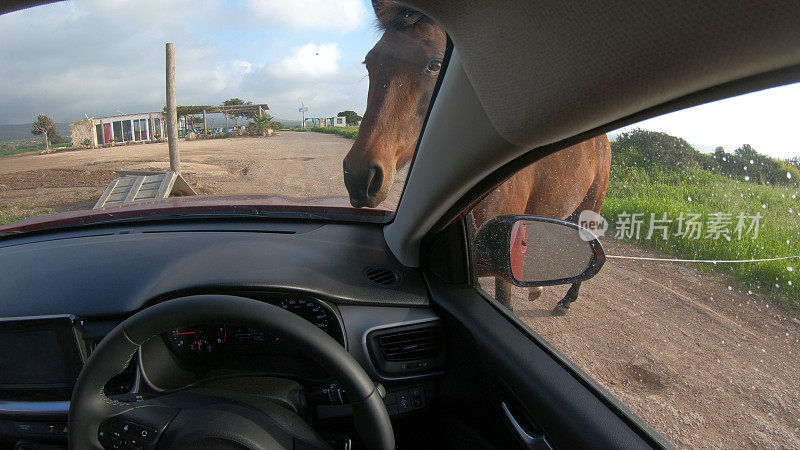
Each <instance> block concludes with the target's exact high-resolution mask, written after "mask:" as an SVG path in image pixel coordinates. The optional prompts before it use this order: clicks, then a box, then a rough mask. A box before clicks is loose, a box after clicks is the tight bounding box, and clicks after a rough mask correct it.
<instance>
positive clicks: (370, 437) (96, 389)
mask: <svg viewBox="0 0 800 450" xmlns="http://www.w3.org/2000/svg"><path fill="white" fill-rule="evenodd" d="M219 320H224V321H229V322H233V323H237V324H242V325H248V326H253V327H259V328H263V329H265V330H268V331H270V332H272V333H273V334H275V335H278V336H280V337H281V339H285V340H287V341H289V342H291V343H292V344H293V345H294V347H295V348H296V349H298V350H299V351H301V352H303V353H304V354H305V355H307V356H309V357H310V358H311V359H313V360H314V361H315V362H317V363H318V364H319V365H320V366H322V368H324V369H325V370H326V371H327V373H329V374H330V375H331V376H333V377H335V378H336V379H337V380H338V382H339V383H340V384H341V385H342V387H343V388H344V389H345V391H346V392H347V396H348V399H349V401H350V405H351V406H352V409H353V416H354V419H355V426H356V431H357V432H358V434H359V436H360V437H361V439H362V440H363V441H364V442H365V444H366V445H367V446H368V447H369V448H374V449H381V450H390V449H393V448H394V433H393V431H392V424H391V422H390V420H389V415H388V413H387V412H386V407H385V406H384V404H383V399H382V398H381V394H380V392H379V391H378V389H377V388H376V386H375V384H374V383H373V382H372V380H371V379H370V378H369V376H368V375H367V374H366V373H365V372H364V369H363V368H362V367H361V366H360V365H359V364H358V362H356V360H355V359H354V358H353V357H352V356H351V355H350V354H349V353H347V351H345V349H344V348H342V346H341V345H340V344H339V343H337V342H336V341H335V340H334V339H333V338H331V337H330V336H328V335H327V334H326V333H324V332H323V331H322V330H320V329H319V328H317V327H315V326H313V325H312V324H310V323H309V322H307V321H306V320H304V319H302V318H301V317H299V316H297V315H295V314H292V313H290V312H288V311H285V310H283V309H282V308H279V307H277V306H274V305H270V304H268V303H264V302H261V301H257V300H252V299H247V298H242V297H235V296H229V295H196V296H189V297H183V298H179V299H174V300H169V301H165V302H163V303H159V304H157V305H154V306H151V307H149V308H146V309H144V310H142V311H140V312H138V313H136V314H134V315H133V316H131V317H129V318H128V319H127V320H125V321H124V322H122V323H121V324H119V325H118V326H117V327H116V328H114V329H113V330H112V331H111V332H110V333H109V334H108V335H107V336H106V337H105V338H104V339H103V340H102V342H101V343H100V345H98V347H97V348H96V349H95V350H94V351H93V352H92V355H91V357H90V358H89V360H88V361H87V362H86V365H85V366H84V367H83V370H82V371H81V373H80V376H79V377H78V380H77V382H76V384H75V388H74V390H73V392H72V399H71V402H70V408H69V427H68V428H69V447H70V448H72V449H84V448H91V449H96V448H143V449H148V448H150V449H154V448H187V449H188V448H209V449H210V448H222V449H281V448H308V449H313V448H328V447H329V446H330V445H329V444H328V443H327V442H326V441H325V440H324V439H322V437H321V436H319V434H317V433H316V431H314V430H313V429H312V428H311V426H310V425H308V423H307V422H306V421H305V420H303V418H302V417H300V416H299V415H298V414H296V413H295V412H294V411H290V409H288V408H284V407H281V406H276V404H275V403H274V402H263V401H262V402H261V403H257V404H254V403H253V402H248V401H247V400H244V399H243V397H244V396H243V395H239V396H238V397H237V396H235V395H234V396H227V395H220V394H219V393H218V392H214V391H211V392H209V391H202V390H200V391H192V390H184V391H178V392H176V393H173V394H168V395H165V396H161V397H157V398H154V399H148V400H145V399H143V398H141V397H140V396H139V397H135V396H134V398H129V399H124V400H125V401H123V400H115V399H111V398H109V397H107V396H106V395H105V393H104V390H103V389H104V386H105V384H106V383H107V382H108V381H109V380H110V379H111V378H112V377H114V376H115V375H117V374H118V373H120V372H122V371H123V370H124V369H125V367H126V366H127V364H128V363H129V362H130V360H131V357H132V356H133V355H134V354H135V353H136V352H137V351H138V350H139V347H140V346H141V345H142V344H143V343H144V342H145V341H147V340H148V339H150V338H152V337H154V336H158V335H160V334H161V333H165V332H167V331H169V330H171V329H175V328H181V327H190V326H192V325H195V324H198V323H210V322H216V321H219ZM239 394H241V393H239Z"/></svg>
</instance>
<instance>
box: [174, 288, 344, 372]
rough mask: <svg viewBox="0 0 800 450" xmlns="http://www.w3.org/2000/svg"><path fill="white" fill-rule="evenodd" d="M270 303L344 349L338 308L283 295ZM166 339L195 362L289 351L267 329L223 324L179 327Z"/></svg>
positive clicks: (296, 296)
mask: <svg viewBox="0 0 800 450" xmlns="http://www.w3.org/2000/svg"><path fill="white" fill-rule="evenodd" d="M266 301H267V302H269V303H272V304H274V305H276V306H279V307H281V308H283V309H285V310H287V311H289V312H292V313H294V314H297V315H298V316H300V317H302V318H303V319H305V320H307V321H308V322H310V323H311V324H312V325H314V326H316V327H317V328H319V329H320V330H322V331H324V332H325V333H327V334H328V335H329V336H331V337H332V338H333V339H334V340H336V341H337V342H339V343H340V344H341V345H342V346H344V332H343V330H342V326H341V324H340V322H339V318H338V316H337V314H336V312H335V311H334V309H333V308H332V307H331V306H329V305H328V304H326V303H325V302H323V301H321V300H318V299H315V298H311V297H305V296H299V295H287V296H281V297H280V298H276V299H270V300H266ZM163 338H164V341H165V342H166V343H167V345H168V346H169V347H170V348H171V349H172V351H174V352H175V353H177V354H178V355H180V356H181V357H183V358H185V359H190V360H194V361H204V360H209V359H213V358H216V357H220V356H224V355H232V354H234V355H235V354H242V353H250V352H253V351H279V350H281V349H284V348H286V344H285V343H283V342H282V341H281V337H280V336H276V335H273V334H271V333H269V332H267V331H266V330H261V329H257V328H251V327H246V326H239V325H237V324H228V323H222V322H218V323H210V324H201V325H195V326H192V327H189V328H176V329H174V330H171V331H169V332H168V333H165V334H164V335H163Z"/></svg>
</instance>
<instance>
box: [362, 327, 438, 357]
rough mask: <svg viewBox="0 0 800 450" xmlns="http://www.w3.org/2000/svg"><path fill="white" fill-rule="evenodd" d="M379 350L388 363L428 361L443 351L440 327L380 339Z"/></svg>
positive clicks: (387, 335) (405, 332)
mask: <svg viewBox="0 0 800 450" xmlns="http://www.w3.org/2000/svg"><path fill="white" fill-rule="evenodd" d="M378 350H379V351H380V352H381V354H382V355H383V359H385V360H386V361H415V360H418V359H428V358H432V357H434V356H436V355H438V354H439V353H440V352H441V351H442V336H441V333H440V332H439V327H427V328H420V329H418V330H409V331H403V332H399V333H392V334H385V335H383V336H380V337H378Z"/></svg>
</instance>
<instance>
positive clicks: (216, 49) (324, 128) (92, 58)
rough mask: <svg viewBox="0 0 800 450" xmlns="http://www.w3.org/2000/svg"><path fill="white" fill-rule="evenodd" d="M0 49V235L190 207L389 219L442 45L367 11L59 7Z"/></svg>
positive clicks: (285, 6)
mask: <svg viewBox="0 0 800 450" xmlns="http://www.w3.org/2000/svg"><path fill="white" fill-rule="evenodd" d="M379 3H380V2H379ZM0 36H2V39H3V42H6V43H11V42H13V43H14V45H5V46H3V47H2V48H0V61H2V64H0V76H1V77H2V79H3V80H4V82H3V83H2V85H0V105H2V108H0V144H1V145H2V148H1V149H0V180H1V181H0V226H2V225H3V224H11V223H13V222H16V221H19V220H24V219H28V218H35V217H40V216H43V215H47V214H52V213H62V212H65V211H76V210H101V211H105V210H108V209H109V208H116V209H119V208H127V209H128V210H131V207H134V208H137V207H138V208H139V209H141V208H143V207H147V206H148V205H159V204H161V205H162V207H163V206H164V205H169V207H177V208H181V207H184V206H185V205H188V204H191V203H192V202H196V201H197V200H198V199H201V201H203V202H204V203H203V204H204V205H206V207H207V210H206V211H208V210H212V209H213V208H214V205H223V204H224V205H231V204H239V203H242V202H244V203H246V204H247V205H251V206H252V205H266V206H268V205H274V204H280V205H283V206H284V207H286V206H287V205H289V206H297V207H298V208H302V207H303V206H308V205H313V206H315V207H340V208H348V209H350V208H360V209H357V210H356V209H352V210H351V211H349V214H351V216H352V218H355V219H356V220H359V218H362V217H363V218H367V217H369V218H372V219H371V220H373V221H374V220H375V217H376V211H374V210H372V211H371V210H369V208H377V209H379V210H381V211H383V214H382V215H379V217H381V219H380V220H390V219H391V216H392V213H393V211H394V209H395V208H396V207H397V204H398V202H399V199H400V195H401V193H402V189H403V185H404V182H405V178H406V174H407V172H408V166H409V162H410V161H411V159H412V157H413V153H414V150H415V147H416V141H417V138H418V136H419V134H420V130H421V127H422V122H423V120H424V117H425V114H426V112H427V108H428V105H429V103H430V99H431V96H432V93H433V89H434V86H435V82H436V78H437V77H438V74H439V72H440V70H441V67H442V59H443V56H444V50H445V45H446V38H445V35H444V32H443V31H442V29H441V28H439V27H438V26H437V25H436V24H434V23H433V22H432V21H430V20H429V19H428V18H426V17H424V16H422V15H421V14H419V13H415V12H414V13H410V12H409V11H408V10H406V9H404V8H402V7H400V6H398V5H396V4H394V3H393V2H385V4H384V5H381V6H375V7H374V6H373V4H372V3H370V2H367V1H362V0H345V1H339V2H317V1H313V2H281V3H276V2H270V1H234V2H229V3H222V2H219V3H218V2H212V3H202V2H201V3H196V2H135V3H130V4H121V3H118V2H113V3H110V2H100V1H96V2H95V1H75V2H63V3H56V4H51V5H45V6H41V7H36V8H31V9H27V10H22V11H17V12H14V13H10V14H6V15H3V16H0ZM170 67H174V72H173V71H171V70H170ZM169 94H171V95H174V100H175V101H174V109H172V108H171V107H172V106H173V102H171V99H170V95H169ZM168 197H182V198H181V199H180V201H175V200H174V199H172V200H171V201H166V200H165V199H167V198H168ZM209 199H214V201H209ZM215 202H216V203H215ZM167 209H168V208H167ZM72 216H75V214H73V215H72Z"/></svg>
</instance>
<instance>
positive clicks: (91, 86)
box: [0, 0, 800, 158]
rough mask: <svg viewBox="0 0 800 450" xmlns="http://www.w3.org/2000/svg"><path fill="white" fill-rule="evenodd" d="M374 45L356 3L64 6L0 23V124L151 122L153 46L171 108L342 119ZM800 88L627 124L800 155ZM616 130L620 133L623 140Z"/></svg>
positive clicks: (359, 105) (358, 103) (156, 76)
mask: <svg viewBox="0 0 800 450" xmlns="http://www.w3.org/2000/svg"><path fill="white" fill-rule="evenodd" d="M379 38H380V31H379V30H378V29H377V28H376V26H375V21H374V15H373V12H372V8H371V6H370V3H369V2H368V1H366V0H303V1H286V0H282V1H277V0H233V1H228V2H221V1H216V0H170V1H155V0H139V1H137V2H127V1H121V0H75V1H70V2H62V3H56V4H52V5H46V6H41V7H38V8H33V9H29V10H24V11H18V12H15V13H11V14H7V15H4V16H0V42H3V43H4V45H2V46H0V124H5V123H30V122H32V121H33V119H34V118H35V117H36V115H37V114H40V113H43V114H48V115H49V116H51V117H52V118H53V119H54V120H55V121H56V122H70V121H73V120H78V119H81V118H83V117H84V115H86V116H89V117H102V116H108V115H117V114H122V113H125V114H128V113H137V112H148V111H159V110H161V109H162V108H163V106H164V105H165V104H166V101H165V94H164V44H165V43H166V42H174V43H175V48H176V83H177V99H178V104H180V105H197V104H209V105H216V104H221V103H222V102H223V101H224V100H225V99H228V98H231V97H238V98H241V99H244V100H249V101H252V102H254V103H267V104H268V105H269V108H270V110H269V113H270V114H271V115H272V116H274V117H276V118H278V119H284V120H299V119H300V113H299V112H298V108H299V107H300V104H301V102H302V103H304V104H305V106H306V107H308V113H307V115H308V116H313V117H320V116H332V115H335V114H336V113H338V112H339V111H342V110H346V109H352V110H354V111H356V112H358V113H359V114H363V112H364V110H365V109H366V96H367V89H368V84H367V83H368V80H367V78H366V75H367V71H366V69H365V68H364V66H363V65H362V64H361V62H362V61H363V59H364V55H365V54H366V53H367V51H369V49H370V48H372V46H373V45H374V44H375V42H377V40H378V39H379ZM798 105H800V84H795V85H790V86H785V87H779V88H774V89H769V90H766V91H761V92H757V93H752V94H747V95H745V96H740V97H735V98H732V99H728V100H723V101H720V102H715V103H711V104H707V105H701V106H698V107H695V108H691V109H688V110H684V111H680V112H677V113H672V114H668V115H665V116H661V117H658V118H654V119H650V120H648V121H644V122H641V123H639V124H636V125H633V126H631V127H626V128H625V129H630V128H636V127H640V128H645V129H649V130H654V131H664V132H667V133H669V134H672V135H675V136H679V137H682V138H684V139H686V140H687V141H688V142H689V143H691V144H692V145H694V146H695V147H696V148H698V150H701V151H711V150H713V148H714V147H716V146H723V147H724V148H725V149H726V150H727V151H729V152H732V151H733V150H734V149H735V148H737V147H739V146H741V145H742V144H745V143H747V144H750V145H752V146H753V147H754V148H755V149H756V150H758V151H760V152H762V153H766V154H769V155H771V156H774V157H778V158H789V157H793V156H798V155H800V140H798V139H797V137H796V135H795V134H794V133H795V130H796V127H797V123H798V108H800V106H798ZM623 131H624V129H623Z"/></svg>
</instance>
